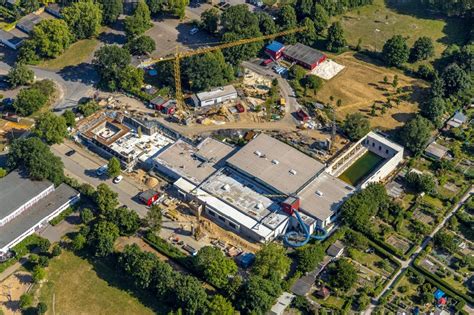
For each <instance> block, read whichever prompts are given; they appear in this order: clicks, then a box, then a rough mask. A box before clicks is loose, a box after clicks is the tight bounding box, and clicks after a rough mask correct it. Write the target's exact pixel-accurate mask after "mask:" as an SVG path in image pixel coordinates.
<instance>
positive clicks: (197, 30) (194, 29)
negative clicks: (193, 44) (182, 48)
mask: <svg viewBox="0 0 474 315" xmlns="http://www.w3.org/2000/svg"><path fill="white" fill-rule="evenodd" d="M197 32H199V29H198V28H197V27H193V28H192V29H191V30H190V31H189V35H194V34H196V33H197Z"/></svg>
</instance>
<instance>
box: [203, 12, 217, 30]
mask: <svg viewBox="0 0 474 315" xmlns="http://www.w3.org/2000/svg"><path fill="white" fill-rule="evenodd" d="M219 18H220V14H219V10H217V9H216V8H214V7H212V8H210V9H207V10H206V11H204V12H203V13H201V22H202V24H203V26H204V29H205V30H206V31H208V32H209V33H216V32H217V28H218V26H219Z"/></svg>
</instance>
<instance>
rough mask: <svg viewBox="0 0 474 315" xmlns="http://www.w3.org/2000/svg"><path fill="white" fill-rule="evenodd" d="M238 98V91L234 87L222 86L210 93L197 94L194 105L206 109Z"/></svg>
mask: <svg viewBox="0 0 474 315" xmlns="http://www.w3.org/2000/svg"><path fill="white" fill-rule="evenodd" d="M236 98H237V90H236V89H235V88H234V86H233V85H226V86H221V87H218V88H215V89H212V90H210V91H206V92H201V93H197V94H196V95H195V99H194V103H195V106H196V107H205V106H211V105H218V104H221V103H224V102H226V101H230V100H235V99H236Z"/></svg>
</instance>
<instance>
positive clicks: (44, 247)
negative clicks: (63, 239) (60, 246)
mask: <svg viewBox="0 0 474 315" xmlns="http://www.w3.org/2000/svg"><path fill="white" fill-rule="evenodd" d="M50 247H51V242H50V241H49V240H48V239H46V238H40V239H39V240H38V242H37V243H36V248H37V249H38V251H39V252H40V253H42V254H46V253H48V251H49V248H50Z"/></svg>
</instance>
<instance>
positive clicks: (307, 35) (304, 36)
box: [298, 18, 318, 46]
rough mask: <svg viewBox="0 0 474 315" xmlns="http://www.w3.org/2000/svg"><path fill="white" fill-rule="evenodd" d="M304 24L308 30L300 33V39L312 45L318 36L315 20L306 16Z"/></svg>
mask: <svg viewBox="0 0 474 315" xmlns="http://www.w3.org/2000/svg"><path fill="white" fill-rule="evenodd" d="M303 26H305V27H306V30H305V31H304V32H303V33H300V34H299V36H298V37H299V41H300V42H301V43H303V44H305V45H308V46H312V45H313V44H314V41H315V40H316V39H317V38H318V34H317V33H316V28H315V27H314V22H313V21H312V20H311V19H310V18H305V19H304V20H303Z"/></svg>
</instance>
